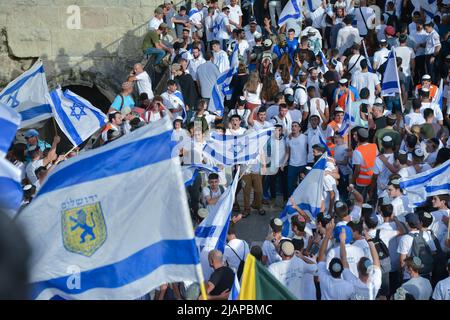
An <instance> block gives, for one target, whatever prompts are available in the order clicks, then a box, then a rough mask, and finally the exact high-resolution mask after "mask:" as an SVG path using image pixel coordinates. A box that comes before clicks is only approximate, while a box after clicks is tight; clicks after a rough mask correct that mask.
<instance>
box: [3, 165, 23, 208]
mask: <svg viewBox="0 0 450 320" xmlns="http://www.w3.org/2000/svg"><path fill="white" fill-rule="evenodd" d="M20 176H21V172H20V169H19V168H17V167H16V166H14V165H13V164H12V163H11V162H9V161H8V160H6V159H5V158H3V157H0V209H1V210H2V211H4V212H6V213H7V214H8V215H10V216H11V217H13V216H14V215H15V214H16V212H17V210H18V209H19V208H20V205H21V204H22V198H23V190H22V185H21V181H20V180H21V179H20Z"/></svg>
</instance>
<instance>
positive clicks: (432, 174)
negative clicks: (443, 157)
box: [400, 160, 450, 207]
mask: <svg viewBox="0 0 450 320" xmlns="http://www.w3.org/2000/svg"><path fill="white" fill-rule="evenodd" d="M400 188H402V189H403V190H404V191H405V192H406V195H407V197H408V200H409V203H410V204H412V205H413V206H415V207H418V206H421V205H423V204H424V203H425V202H426V200H427V198H428V197H431V196H435V195H438V194H450V160H447V161H446V162H445V163H443V164H441V165H440V166H438V167H436V168H433V169H431V170H427V171H425V172H421V173H419V174H415V175H413V176H410V177H407V178H401V179H400Z"/></svg>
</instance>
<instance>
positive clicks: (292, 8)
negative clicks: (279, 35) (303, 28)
mask: <svg viewBox="0 0 450 320" xmlns="http://www.w3.org/2000/svg"><path fill="white" fill-rule="evenodd" d="M301 17H302V13H301V5H300V1H299V0H289V2H288V3H286V5H285V6H284V8H283V11H281V15H280V17H279V19H278V26H280V27H281V26H283V25H285V24H286V23H287V21H288V20H290V19H292V20H295V21H298V20H299V19H300V18H301Z"/></svg>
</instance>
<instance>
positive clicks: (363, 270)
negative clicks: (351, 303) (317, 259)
mask: <svg viewBox="0 0 450 320" xmlns="http://www.w3.org/2000/svg"><path fill="white" fill-rule="evenodd" d="M339 239H340V243H339V248H340V255H341V261H342V265H343V267H344V271H343V272H342V277H343V278H344V280H347V281H349V282H351V283H353V285H354V287H355V294H354V296H353V297H352V299H353V300H375V298H376V297H377V293H378V290H380V287H381V268H380V259H379V257H378V253H377V250H376V249H375V245H374V243H373V240H372V238H370V236H368V235H367V236H366V241H367V242H368V246H369V251H370V257H371V258H372V261H373V262H372V261H371V260H370V259H369V258H368V257H363V258H361V259H360V260H359V261H358V276H355V275H354V274H353V273H352V272H351V271H350V266H349V263H348V260H347V247H346V245H345V242H346V232H345V230H344V229H341V233H340V235H339Z"/></svg>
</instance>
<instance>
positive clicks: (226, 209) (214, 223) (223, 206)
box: [195, 167, 240, 279]
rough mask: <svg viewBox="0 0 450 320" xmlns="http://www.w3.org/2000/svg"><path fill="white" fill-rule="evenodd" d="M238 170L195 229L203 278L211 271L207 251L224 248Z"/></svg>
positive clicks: (237, 179) (207, 276) (222, 249)
mask: <svg viewBox="0 0 450 320" xmlns="http://www.w3.org/2000/svg"><path fill="white" fill-rule="evenodd" d="M239 172H240V170H239V167H238V170H237V171H236V175H235V177H234V180H233V183H232V184H231V185H230V186H229V187H228V188H227V189H226V190H225V192H224V193H223V194H222V195H221V196H220V198H219V200H218V201H217V203H216V204H215V205H211V206H208V216H207V217H206V218H205V219H204V220H203V221H202V222H201V223H200V225H199V226H198V227H197V229H196V230H195V240H196V243H197V247H198V248H199V251H200V261H201V264H202V269H203V275H204V277H205V279H209V275H210V274H211V271H212V270H211V269H210V267H209V263H208V253H209V252H210V251H211V250H214V249H216V250H219V251H221V252H222V253H223V252H224V250H225V244H226V243H227V233H228V227H229V225H230V219H231V213H232V211H233V204H234V199H235V194H236V189H237V186H238V181H239Z"/></svg>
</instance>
